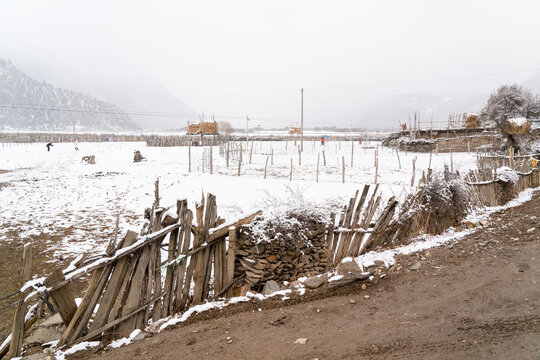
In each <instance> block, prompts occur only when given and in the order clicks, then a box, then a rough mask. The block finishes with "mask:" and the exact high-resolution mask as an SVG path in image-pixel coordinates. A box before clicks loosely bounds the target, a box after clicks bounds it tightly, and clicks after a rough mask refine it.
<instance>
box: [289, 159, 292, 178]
mask: <svg viewBox="0 0 540 360" xmlns="http://www.w3.org/2000/svg"><path fill="white" fill-rule="evenodd" d="M289 181H292V158H291V172H290V173H289Z"/></svg>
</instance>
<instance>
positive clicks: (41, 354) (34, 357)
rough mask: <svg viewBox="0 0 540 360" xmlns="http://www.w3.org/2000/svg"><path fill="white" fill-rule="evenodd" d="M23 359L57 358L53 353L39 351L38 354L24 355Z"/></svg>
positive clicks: (47, 359) (51, 359) (43, 359)
mask: <svg viewBox="0 0 540 360" xmlns="http://www.w3.org/2000/svg"><path fill="white" fill-rule="evenodd" d="M22 359H23V360H55V359H56V357H54V355H51V354H45V353H37V354H32V355H28V356H24V357H23V358H22Z"/></svg>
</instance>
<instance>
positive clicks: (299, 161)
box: [298, 146, 302, 165]
mask: <svg viewBox="0 0 540 360" xmlns="http://www.w3.org/2000/svg"><path fill="white" fill-rule="evenodd" d="M298 165H302V150H300V146H298Z"/></svg>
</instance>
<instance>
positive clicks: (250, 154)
mask: <svg viewBox="0 0 540 360" xmlns="http://www.w3.org/2000/svg"><path fill="white" fill-rule="evenodd" d="M252 156H253V140H251V149H250V150H249V163H250V164H251V157H252Z"/></svg>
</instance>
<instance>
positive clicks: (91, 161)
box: [82, 155, 96, 165]
mask: <svg viewBox="0 0 540 360" xmlns="http://www.w3.org/2000/svg"><path fill="white" fill-rule="evenodd" d="M82 161H84V162H85V163H87V164H90V165H94V164H95V163H96V156H95V155H88V156H83V157H82Z"/></svg>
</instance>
